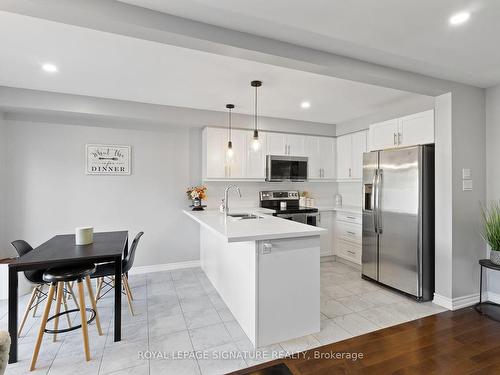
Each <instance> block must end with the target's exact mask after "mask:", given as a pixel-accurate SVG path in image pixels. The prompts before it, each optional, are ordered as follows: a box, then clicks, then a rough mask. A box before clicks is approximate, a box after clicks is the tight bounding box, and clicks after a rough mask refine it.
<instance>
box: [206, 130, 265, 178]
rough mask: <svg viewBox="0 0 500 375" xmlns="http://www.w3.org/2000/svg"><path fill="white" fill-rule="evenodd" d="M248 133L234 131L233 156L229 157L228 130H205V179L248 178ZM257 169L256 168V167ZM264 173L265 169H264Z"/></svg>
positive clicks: (232, 137)
mask: <svg viewBox="0 0 500 375" xmlns="http://www.w3.org/2000/svg"><path fill="white" fill-rule="evenodd" d="M247 133H248V132H247V131H244V130H233V131H232V136H231V141H232V142H233V150H234V153H233V156H232V158H230V159H229V158H228V157H227V152H226V151H227V130H226V129H222V128H205V129H204V130H203V141H202V142H203V145H202V150H203V151H202V152H203V166H202V169H203V179H227V178H246V176H247V165H248V164H249V163H248V162H249V161H250V162H252V163H251V165H254V164H255V162H254V161H253V160H250V159H249V158H248V156H247V144H248V143H249V141H248V136H247ZM254 168H256V167H254ZM262 173H264V167H262Z"/></svg>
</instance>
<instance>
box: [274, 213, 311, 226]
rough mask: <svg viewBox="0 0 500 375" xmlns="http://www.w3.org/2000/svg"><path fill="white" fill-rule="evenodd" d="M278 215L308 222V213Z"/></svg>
mask: <svg viewBox="0 0 500 375" xmlns="http://www.w3.org/2000/svg"><path fill="white" fill-rule="evenodd" d="M276 217H280V218H282V219H286V220H292V221H296V222H298V223H303V224H307V214H276Z"/></svg>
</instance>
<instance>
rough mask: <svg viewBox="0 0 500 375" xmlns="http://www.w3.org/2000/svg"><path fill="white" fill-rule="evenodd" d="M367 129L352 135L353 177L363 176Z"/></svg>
mask: <svg viewBox="0 0 500 375" xmlns="http://www.w3.org/2000/svg"><path fill="white" fill-rule="evenodd" d="M366 135H367V134H366V131H362V132H357V133H352V134H351V136H352V138H351V147H352V152H351V176H350V177H351V178H352V179H361V178H363V154H364V153H365V152H366V151H367V148H366Z"/></svg>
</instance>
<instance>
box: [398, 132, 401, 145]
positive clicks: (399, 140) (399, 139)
mask: <svg viewBox="0 0 500 375" xmlns="http://www.w3.org/2000/svg"><path fill="white" fill-rule="evenodd" d="M400 144H401V133H398V145H400Z"/></svg>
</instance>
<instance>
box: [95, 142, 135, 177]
mask: <svg viewBox="0 0 500 375" xmlns="http://www.w3.org/2000/svg"><path fill="white" fill-rule="evenodd" d="M85 151H86V163H85V173H86V174H92V175H107V176H110V175H111V176H126V175H130V161H131V158H130V151H131V147H130V146H123V145H85Z"/></svg>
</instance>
